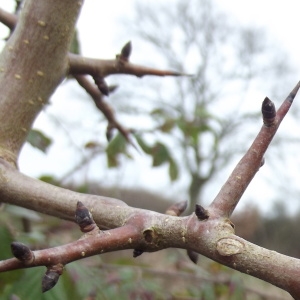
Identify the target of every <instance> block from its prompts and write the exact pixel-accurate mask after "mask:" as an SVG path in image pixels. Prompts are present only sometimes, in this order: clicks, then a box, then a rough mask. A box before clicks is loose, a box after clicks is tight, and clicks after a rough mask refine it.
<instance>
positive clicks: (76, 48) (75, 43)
mask: <svg viewBox="0 0 300 300" xmlns="http://www.w3.org/2000/svg"><path fill="white" fill-rule="evenodd" d="M69 50H70V52H72V53H75V54H80V43H79V40H78V31H77V30H75V31H74V35H73V39H72V42H71V45H70V49H69Z"/></svg>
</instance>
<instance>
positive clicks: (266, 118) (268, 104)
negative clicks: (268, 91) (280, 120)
mask: <svg viewBox="0 0 300 300" xmlns="http://www.w3.org/2000/svg"><path fill="white" fill-rule="evenodd" d="M261 112H262V116H263V122H264V124H265V126H267V127H271V126H272V125H274V123H275V118H276V109H275V105H274V103H273V102H272V101H271V100H270V99H269V98H268V97H266V98H265V100H264V101H263V103H262V106H261Z"/></svg>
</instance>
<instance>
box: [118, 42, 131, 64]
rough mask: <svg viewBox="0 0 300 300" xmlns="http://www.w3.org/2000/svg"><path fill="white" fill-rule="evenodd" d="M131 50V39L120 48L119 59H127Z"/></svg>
mask: <svg viewBox="0 0 300 300" xmlns="http://www.w3.org/2000/svg"><path fill="white" fill-rule="evenodd" d="M131 50H132V45H131V41H129V42H128V43H126V44H125V45H124V47H123V48H122V50H121V55H120V59H121V60H125V61H128V60H129V57H130V54H131Z"/></svg>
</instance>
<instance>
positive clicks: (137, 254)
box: [133, 249, 144, 258]
mask: <svg viewBox="0 0 300 300" xmlns="http://www.w3.org/2000/svg"><path fill="white" fill-rule="evenodd" d="M143 253H144V251H142V250H139V249H134V250H133V257H134V258H135V257H138V256H140V255H142V254H143Z"/></svg>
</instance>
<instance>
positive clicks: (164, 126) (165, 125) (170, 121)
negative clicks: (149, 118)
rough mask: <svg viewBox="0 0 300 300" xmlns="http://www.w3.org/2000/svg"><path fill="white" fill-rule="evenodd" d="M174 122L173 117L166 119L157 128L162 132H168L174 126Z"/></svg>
mask: <svg viewBox="0 0 300 300" xmlns="http://www.w3.org/2000/svg"><path fill="white" fill-rule="evenodd" d="M175 123H176V122H175V120H174V119H167V120H165V122H164V123H163V124H162V125H161V126H159V129H160V130H161V131H162V132H165V133H169V132H170V131H171V130H172V129H173V128H174V126H175Z"/></svg>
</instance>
